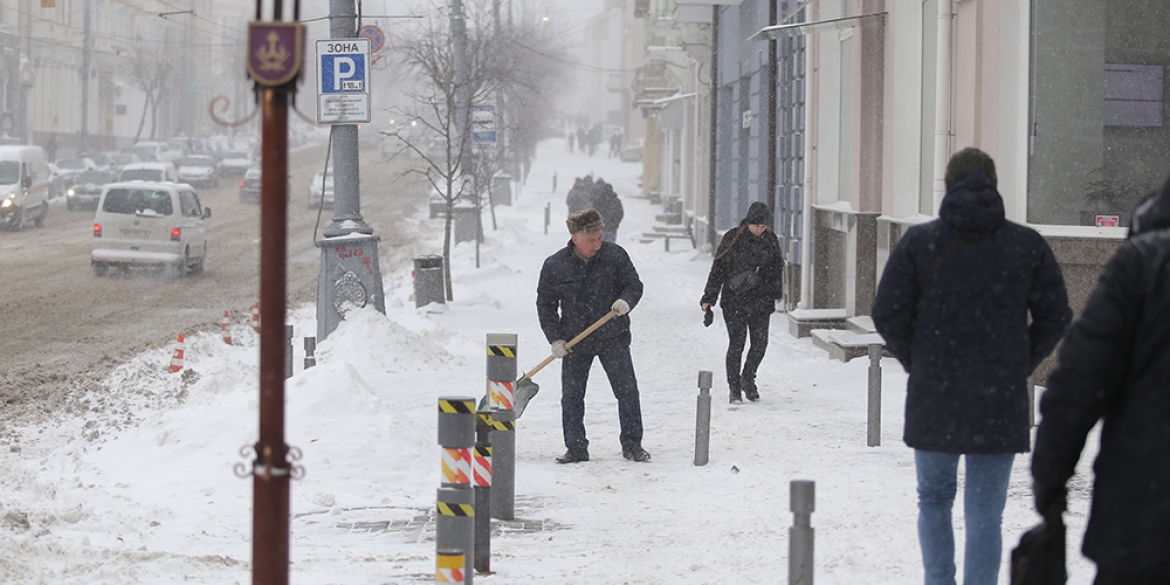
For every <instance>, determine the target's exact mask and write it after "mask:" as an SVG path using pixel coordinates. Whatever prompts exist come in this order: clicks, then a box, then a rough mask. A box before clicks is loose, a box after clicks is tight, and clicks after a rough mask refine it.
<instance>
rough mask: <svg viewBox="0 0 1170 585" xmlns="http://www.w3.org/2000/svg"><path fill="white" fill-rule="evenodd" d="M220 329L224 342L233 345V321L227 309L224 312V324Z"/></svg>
mask: <svg viewBox="0 0 1170 585" xmlns="http://www.w3.org/2000/svg"><path fill="white" fill-rule="evenodd" d="M219 329H220V332H221V333H222V334H223V342H224V343H226V344H228V345H231V344H232V319H231V315H229V314H228V311H227V309H224V311H223V322H222V323H221V324H220V326H219Z"/></svg>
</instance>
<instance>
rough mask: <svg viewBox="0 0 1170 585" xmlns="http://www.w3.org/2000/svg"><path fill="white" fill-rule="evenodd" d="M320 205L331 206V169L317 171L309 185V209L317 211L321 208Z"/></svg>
mask: <svg viewBox="0 0 1170 585" xmlns="http://www.w3.org/2000/svg"><path fill="white" fill-rule="evenodd" d="M322 177H324V184H325V188H324V190H322V188H321V184H322ZM322 203H328V204H329V205H333V169H326V170H324V171H317V173H316V174H315V175H313V180H312V182H310V183H309V208H310V209H317V208H319V207H321V204H322Z"/></svg>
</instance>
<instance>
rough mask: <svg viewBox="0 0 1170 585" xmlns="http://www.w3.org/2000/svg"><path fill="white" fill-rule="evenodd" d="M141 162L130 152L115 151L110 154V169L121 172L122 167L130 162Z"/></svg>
mask: <svg viewBox="0 0 1170 585" xmlns="http://www.w3.org/2000/svg"><path fill="white" fill-rule="evenodd" d="M136 162H142V159H140V158H138V157H137V156H135V155H134V153H131V152H115V153H111V154H110V170H112V171H118V172H121V171H122V169H123V168H124V167H125V166H126V165H128V164H131V163H136Z"/></svg>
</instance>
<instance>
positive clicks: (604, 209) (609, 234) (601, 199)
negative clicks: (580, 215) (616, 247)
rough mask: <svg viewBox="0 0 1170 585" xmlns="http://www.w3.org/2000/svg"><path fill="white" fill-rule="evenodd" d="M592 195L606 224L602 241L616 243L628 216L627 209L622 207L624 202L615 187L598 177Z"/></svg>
mask: <svg viewBox="0 0 1170 585" xmlns="http://www.w3.org/2000/svg"><path fill="white" fill-rule="evenodd" d="M591 193H592V199H593V208H594V209H596V210H597V211H598V213H600V214H601V220H602V221H603V222H605V229H604V230H602V231H601V239H602V240H604V241H606V242H616V241H617V231H618V226H619V225H621V223H622V218H623V217H625V215H626V212H625V208H624V207H622V200H621V199H619V198H618V195H617V192H615V191H614V190H613V185H610V184H609V183H606V182H605V180H603V179H602V178H601V177H598V178H597V181H596V182H595V183H593V188H592V190H591Z"/></svg>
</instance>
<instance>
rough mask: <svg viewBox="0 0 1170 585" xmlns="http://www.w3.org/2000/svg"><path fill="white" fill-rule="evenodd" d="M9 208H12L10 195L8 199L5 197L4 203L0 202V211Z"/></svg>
mask: <svg viewBox="0 0 1170 585" xmlns="http://www.w3.org/2000/svg"><path fill="white" fill-rule="evenodd" d="M9 207H12V196H11V195H9V196H8V197H5V198H4V201H0V209H8V208H9Z"/></svg>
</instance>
